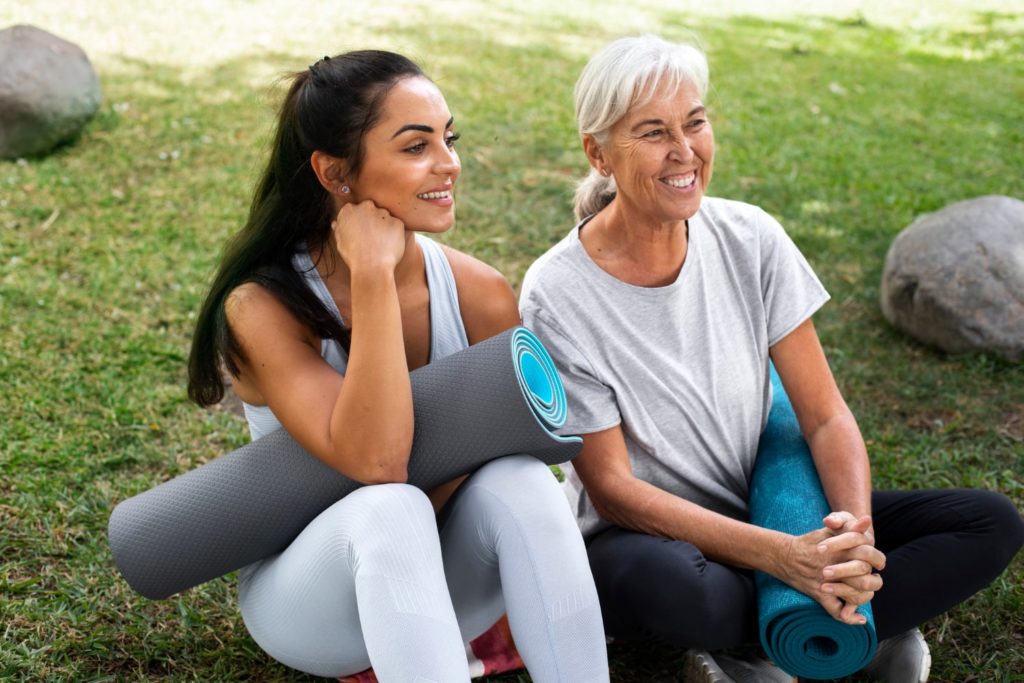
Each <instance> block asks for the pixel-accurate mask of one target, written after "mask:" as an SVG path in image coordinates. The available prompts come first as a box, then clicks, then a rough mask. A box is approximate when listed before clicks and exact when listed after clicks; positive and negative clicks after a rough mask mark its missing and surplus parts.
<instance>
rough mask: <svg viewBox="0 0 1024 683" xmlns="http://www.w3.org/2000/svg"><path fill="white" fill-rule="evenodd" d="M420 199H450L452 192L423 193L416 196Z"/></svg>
mask: <svg viewBox="0 0 1024 683" xmlns="http://www.w3.org/2000/svg"><path fill="white" fill-rule="evenodd" d="M416 196H417V197H418V198H420V199H451V198H452V191H451V190H444V191H443V192H424V193H423V194H418V195H416Z"/></svg>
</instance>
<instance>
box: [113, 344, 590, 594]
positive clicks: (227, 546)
mask: <svg viewBox="0 0 1024 683" xmlns="http://www.w3.org/2000/svg"><path fill="white" fill-rule="evenodd" d="M410 378H411V380H412V395H413V411H414V417H415V431H414V434H413V445H412V455H411V458H410V461H409V479H408V481H409V483H410V484H413V485H415V486H418V487H420V488H422V489H430V488H433V487H435V486H437V485H438V484H442V483H444V482H446V481H449V480H451V479H454V478H455V477H457V476H459V475H461V474H466V473H468V472H471V471H473V470H474V469H476V468H477V467H479V466H480V465H482V464H484V463H486V462H488V461H490V460H493V459H495V458H498V457H501V456H504V455H512V454H516V453H528V454H530V455H533V456H535V457H536V458H538V459H539V460H541V461H543V462H544V463H547V464H549V465H552V464H557V463H562V462H566V461H568V460H571V459H572V458H573V457H575V456H576V454H577V453H578V452H579V450H580V448H581V444H582V442H581V440H580V438H579V437H574V436H573V437H561V436H558V435H556V434H554V433H553V430H554V429H557V428H558V427H560V426H561V425H562V424H564V423H565V418H566V398H565V391H564V389H563V387H562V383H561V380H560V379H559V377H558V373H557V371H556V370H555V366H554V363H552V361H551V357H550V356H549V355H548V353H547V351H546V350H545V349H544V347H543V345H542V344H541V343H540V341H539V340H538V339H537V337H536V336H534V335H533V333H532V332H530V331H529V330H527V329H526V328H522V327H520V328H515V329H512V330H508V331H506V332H504V333H502V334H499V335H497V336H496V337H492V338H491V339H488V340H486V341H484V342H481V343H479V344H475V345H473V346H471V347H469V348H467V349H464V350H462V351H460V352H458V353H455V354H452V355H450V356H447V357H445V358H442V359H440V360H438V361H435V362H433V363H431V364H429V365H426V366H424V367H422V368H419V369H417V370H415V371H414V372H412V373H411V374H410ZM359 486H361V484H359V483H357V482H355V481H353V480H351V479H349V478H347V477H345V476H344V475H342V474H340V473H339V472H337V471H336V470H334V469H332V468H331V467H328V466H327V465H325V464H324V463H323V462H321V461H320V460H319V459H317V458H316V457H314V456H313V455H310V454H309V453H307V452H306V451H305V450H304V449H303V448H302V447H301V446H299V445H298V443H296V442H295V440H294V439H292V438H291V436H289V435H288V433H287V432H285V431H284V430H279V431H277V432H274V433H273V434H268V435H267V436H265V437H263V438H260V439H257V440H256V441H253V442H252V443H250V444H248V445H246V446H243V447H242V448H239V449H237V450H235V451H232V452H231V453H229V454H227V455H225V456H223V457H220V458H218V459H216V460H214V461H212V462H209V463H206V464H205V465H202V466H200V467H198V468H196V469H194V470H192V471H190V472H187V473H185V474H183V475H181V476H179V477H176V478H174V479H171V480H170V481H167V482H164V483H162V484H160V485H158V486H156V487H155V488H152V489H150V490H148V491H145V492H143V493H140V494H138V495H136V496H134V497H132V498H129V499H127V500H125V501H123V502H121V503H120V504H119V505H118V506H117V507H116V508H114V511H113V512H112V513H111V515H110V522H109V525H108V529H107V533H108V538H109V541H110V548H111V551H112V552H113V556H114V562H115V564H116V565H117V568H118V569H119V570H120V572H121V574H122V576H124V578H125V580H126V581H127V582H128V584H129V585H130V586H131V587H132V588H134V589H135V590H136V591H138V592H139V593H141V594H142V595H144V596H146V597H147V598H152V599H162V598H166V597H169V596H171V595H174V594H175V593H178V592H180V591H182V590H185V589H187V588H191V587H192V586H196V585H198V584H200V583H203V582H205V581H209V580H210V579H214V578H216V577H218V576H222V575H223V574H226V573H228V572H230V571H233V570H235V569H238V568H240V567H244V566H245V565H247V564H250V563H251V562H255V561H257V560H261V559H264V558H266V557H269V556H271V555H273V554H275V553H277V552H279V551H281V550H283V549H284V548H285V547H286V546H287V545H288V544H289V543H290V542H291V541H292V540H293V539H294V538H295V537H296V536H297V535H298V534H299V532H300V531H302V529H303V528H304V527H305V526H306V525H307V524H308V523H309V522H310V521H312V520H313V518H314V517H316V516H317V515H318V514H320V513H321V512H322V511H323V510H325V509H327V508H328V507H330V506H331V505H332V504H333V503H335V502H336V501H338V500H340V499H341V498H343V497H344V496H345V495H346V494H348V493H351V492H352V491H354V490H355V489H356V488H358V487H359Z"/></svg>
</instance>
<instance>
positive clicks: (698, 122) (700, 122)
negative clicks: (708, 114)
mask: <svg viewBox="0 0 1024 683" xmlns="http://www.w3.org/2000/svg"><path fill="white" fill-rule="evenodd" d="M707 122H708V121H707V119H694V120H692V121H690V122H689V123H687V124H686V125H687V126H688V127H689V128H691V129H693V130H700V129H701V128H703V127H704V124H705V123H707Z"/></svg>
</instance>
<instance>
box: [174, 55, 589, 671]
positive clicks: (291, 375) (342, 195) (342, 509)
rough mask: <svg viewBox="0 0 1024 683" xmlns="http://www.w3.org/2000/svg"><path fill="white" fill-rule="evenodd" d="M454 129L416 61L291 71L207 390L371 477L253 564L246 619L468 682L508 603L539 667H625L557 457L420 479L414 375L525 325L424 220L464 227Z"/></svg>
mask: <svg viewBox="0 0 1024 683" xmlns="http://www.w3.org/2000/svg"><path fill="white" fill-rule="evenodd" d="M457 139H458V134H457V133H456V132H455V130H454V120H453V117H452V115H451V113H450V112H449V110H448V106H447V104H446V103H445V100H444V97H443V96H442V95H441V92H440V91H439V90H438V88H437V87H436V86H435V85H434V83H432V82H431V81H430V80H429V79H428V78H426V76H424V74H423V72H422V71H421V70H420V69H419V67H418V66H416V65H415V64H414V63H412V62H411V61H409V60H408V59H406V58H404V57H402V56H400V55H397V54H393V53H389V52H382V51H359V52H350V53H346V54H342V55H338V56H336V57H330V58H328V57H325V58H324V59H322V60H321V61H319V62H317V63H316V64H314V65H313V66H311V67H310V68H309V69H308V70H307V71H303V72H300V73H298V74H295V76H294V79H293V81H292V83H291V87H290V89H289V91H288V94H287V96H286V98H285V101H284V104H283V106H282V108H281V113H280V118H279V121H278V127H277V134H276V137H275V140H274V143H273V148H272V150H271V154H270V161H269V164H268V166H267V169H266V171H265V173H264V175H263V178H262V179H261V181H260V183H259V186H258V188H257V191H256V196H255V199H254V201H253V204H252V209H251V212H250V216H249V220H248V222H247V224H246V225H245V227H244V228H243V229H242V231H241V232H240V233H239V234H238V235H237V236H236V237H235V238H234V240H233V241H232V242H231V244H230V245H229V248H228V250H227V252H226V255H225V257H224V260H223V262H222V263H221V266H220V270H219V272H218V274H217V276H216V279H215V280H214V283H213V286H212V289H211V292H210V294H209V296H208V298H207V300H206V302H205V304H204V305H203V308H202V311H201V314H200V317H199V321H198V325H197V329H196V334H195V339H194V342H193V348H192V355H191V358H190V362H189V395H190V396H191V397H192V398H193V399H194V400H195V401H196V402H198V403H199V404H201V405H210V404H212V403H215V402H216V401H218V400H219V399H220V398H221V396H222V395H223V390H224V386H223V380H222V375H221V367H222V366H223V367H226V368H227V370H228V371H229V372H230V375H231V382H232V385H233V387H234V390H235V392H236V393H237V394H238V396H239V397H240V398H241V399H242V401H243V403H244V405H245V412H246V416H247V418H248V421H249V425H250V430H251V432H252V436H253V438H256V437H259V436H261V435H263V434H265V433H268V432H270V431H273V430H274V429H277V428H279V427H282V426H283V427H284V428H285V429H287V430H288V432H289V433H290V434H291V435H292V436H293V437H294V438H295V439H296V440H297V441H298V442H299V443H301V444H302V445H303V446H304V447H305V448H306V449H307V450H308V451H309V452H311V453H312V454H314V455H315V456H316V457H318V458H320V459H322V460H323V461H324V462H326V463H327V464H329V465H330V466H332V467H334V468H335V469H337V470H338V471H340V472H342V473H343V474H345V475H346V476H348V477H350V478H352V479H356V480H358V481H360V482H363V483H365V484H372V485H371V486H365V487H363V488H361V489H359V490H357V491H356V492H355V493H352V494H351V495H349V496H347V497H346V498H344V499H342V500H341V501H339V502H338V503H336V504H335V505H333V506H332V507H330V508H329V509H327V510H326V511H324V512H323V513H322V514H321V515H320V516H318V517H317V518H316V519H315V520H314V521H313V522H311V523H310V524H309V526H307V527H306V529H305V530H304V531H303V532H302V533H301V534H300V535H299V536H298V538H296V539H295V541H294V542H293V543H292V544H291V545H290V546H289V547H288V548H287V549H285V550H284V551H283V552H282V553H280V554H279V555H277V556H274V557H271V558H268V559H266V560H263V561H261V562H258V563H255V564H253V565H250V566H248V567H246V568H244V569H243V570H242V572H241V585H240V590H239V593H240V602H241V609H242V616H243V618H244V620H245V623H246V626H247V627H248V629H249V631H250V633H251V634H252V636H253V638H254V639H255V640H256V642H257V643H259V645H260V646H261V647H262V648H263V649H264V650H266V651H267V652H268V653H269V654H270V655H272V656H273V657H274V658H276V659H278V660H279V661H281V662H283V663H285V664H287V665H288V666H291V667H294V668H296V669H300V670H302V671H306V672H308V673H312V674H318V675H323V676H341V675H347V674H352V673H355V672H358V671H361V670H364V669H366V668H367V667H370V666H371V665H372V667H373V669H374V671H375V673H376V675H377V677H378V679H379V680H381V681H410V682H411V681H438V682H444V683H447V682H448V681H460V680H462V681H464V680H468V679H469V672H468V667H467V658H466V649H465V643H466V642H468V641H469V640H471V639H472V638H474V637H476V636H477V635H479V634H481V633H483V632H484V631H485V630H487V628H488V627H490V626H491V625H492V624H493V623H494V622H495V621H497V619H498V618H499V617H500V616H501V614H502V613H503V612H505V611H507V613H508V618H509V624H510V627H511V630H512V634H513V637H514V638H515V641H516V645H517V647H518V649H519V652H520V655H521V656H522V658H523V661H524V662H525V664H526V666H527V669H528V670H529V671H530V674H531V676H532V677H533V680H535V681H568V680H572V681H591V680H594V681H599V680H607V678H608V670H607V658H606V654H605V640H604V633H603V630H602V627H601V619H600V612H599V607H598V602H597V595H596V591H595V589H594V584H593V579H592V578H591V575H590V570H589V567H588V564H587V558H586V552H585V549H584V547H583V543H582V540H581V538H580V535H579V532H578V530H577V528H576V526H575V524H574V521H573V518H572V515H571V512H570V510H569V509H568V507H567V506H566V504H565V499H564V496H563V495H562V493H561V491H560V490H559V488H558V485H557V482H556V480H555V479H554V477H553V476H552V475H551V473H550V471H549V470H548V469H547V467H546V466H545V465H543V464H542V463H540V462H539V461H537V460H536V459H534V458H531V457H529V456H515V457H507V458H502V459H499V460H496V461H493V462H491V463H490V464H488V465H486V466H484V467H483V468H481V469H479V470H478V471H476V472H475V473H474V474H473V475H471V476H469V477H468V478H466V477H462V478H459V479H457V480H455V481H452V482H449V483H447V484H445V485H442V486H440V487H438V488H437V489H435V490H433V491H428V492H423V491H420V490H419V489H416V488H414V487H412V486H409V485H407V484H405V483H404V481H405V479H406V468H407V465H408V460H409V451H410V446H411V443H412V431H413V413H412V396H411V389H410V384H409V372H410V370H413V369H415V368H417V367H420V366H422V365H425V364H426V363H429V362H430V361H432V360H436V359H438V358H440V357H442V356H444V355H447V354H450V353H452V352H454V351H457V350H459V349H462V348H464V347H466V346H467V345H469V344H473V343H476V342H479V341H482V340H484V339H487V338H488V337H491V336H493V335H495V334H498V333H499V332H502V331H503V330H505V329H508V328H509V327H512V326H515V325H517V324H518V323H519V314H518V309H517V303H516V299H515V296H514V294H513V292H512V290H511V288H510V287H509V285H508V283H507V282H506V281H505V280H504V278H502V276H501V275H500V274H498V273H497V272H496V271H495V270H494V269H492V268H490V267H488V266H486V265H484V264H483V263H481V262H479V261H477V260H476V259H474V258H472V257H470V256H467V255H465V254H462V253H459V252H457V251H455V250H453V249H449V248H446V247H442V246H440V245H439V244H437V243H436V242H434V241H433V240H431V239H430V238H429V237H426V236H423V235H417V234H415V232H414V231H420V232H424V233H442V232H444V231H445V230H448V229H449V228H450V227H451V226H452V224H453V222H454V209H455V196H454V188H455V184H456V182H457V181H458V179H459V174H460V170H461V167H460V164H459V157H458V154H457V153H456V151H455V141H456V140H457ZM435 511H440V515H439V517H436V516H435ZM438 520H440V523H439V521H438Z"/></svg>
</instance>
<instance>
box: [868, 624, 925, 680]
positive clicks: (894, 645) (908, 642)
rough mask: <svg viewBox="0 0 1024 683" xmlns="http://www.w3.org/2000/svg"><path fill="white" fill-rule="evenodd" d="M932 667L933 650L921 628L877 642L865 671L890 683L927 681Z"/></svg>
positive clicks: (877, 678)
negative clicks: (876, 648) (876, 650)
mask: <svg viewBox="0 0 1024 683" xmlns="http://www.w3.org/2000/svg"><path fill="white" fill-rule="evenodd" d="M931 668H932V653H931V652H929V651H928V643H926V642H925V640H924V636H923V635H921V631H920V629H916V628H912V629H910V630H909V631H904V632H903V633H901V634H899V635H897V636H893V637H892V638H886V639H885V640H883V641H882V642H880V643H879V644H878V652H876V653H875V658H874V659H872V660H871V662H870V663H869V664H868V665H867V666H866V667H864V671H863V673H865V674H867V675H868V676H870V677H871V678H873V679H874V680H876V681H888V682H889V683H925V682H926V681H927V680H928V672H929V671H931Z"/></svg>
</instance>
